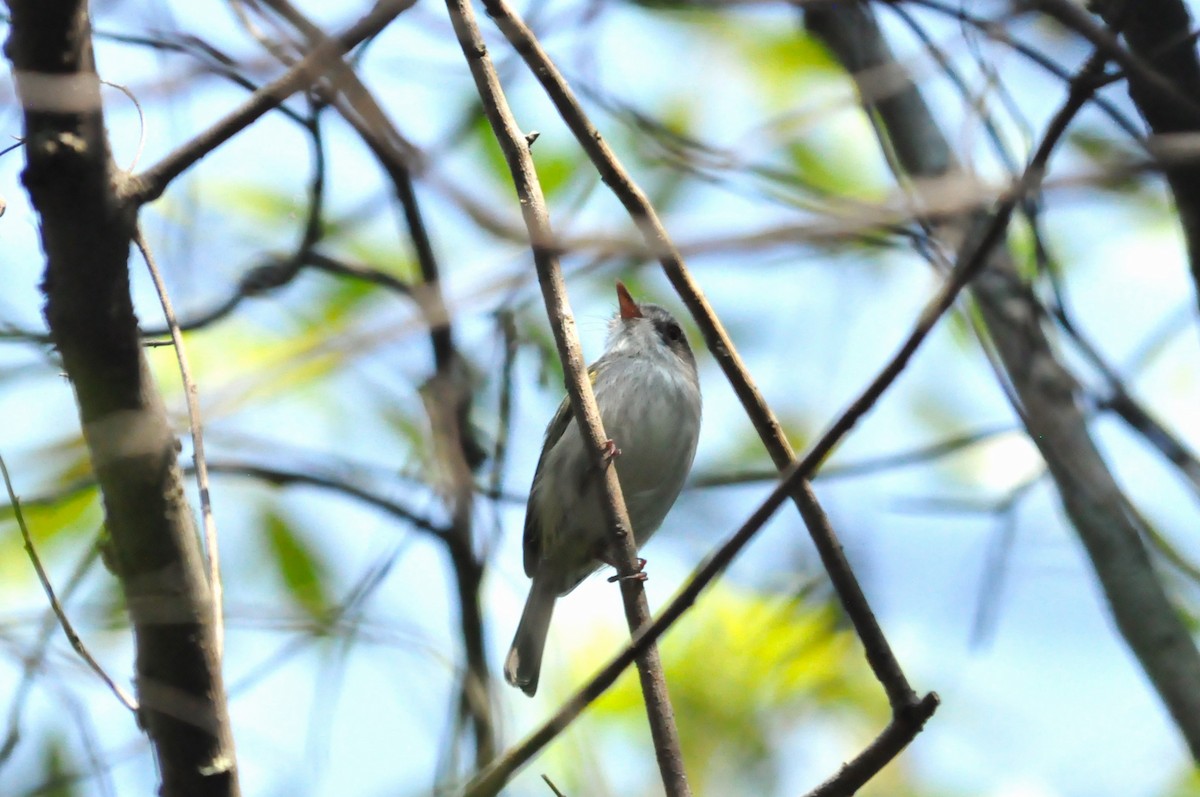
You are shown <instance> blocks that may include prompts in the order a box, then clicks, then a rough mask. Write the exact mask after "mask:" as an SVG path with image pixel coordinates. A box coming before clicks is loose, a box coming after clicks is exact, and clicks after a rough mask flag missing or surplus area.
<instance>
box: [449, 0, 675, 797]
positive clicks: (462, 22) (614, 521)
mask: <svg viewBox="0 0 1200 797" xmlns="http://www.w3.org/2000/svg"><path fill="white" fill-rule="evenodd" d="M446 5H447V8H448V9H449V12H450V20H451V23H452V24H453V26H454V30H455V33H456V34H457V35H458V40H459V44H460V45H461V47H462V50H463V55H464V56H465V57H466V60H467V64H468V66H469V67H470V70H471V74H472V76H473V77H474V79H475V86H476V89H477V91H478V92H479V96H480V99H481V100H482V103H483V110H484V114H485V115H486V116H487V119H488V122H489V124H490V125H491V127H492V131H493V133H494V135H495V137H496V140H497V142H498V143H499V145H500V149H501V151H502V152H503V153H504V157H505V160H506V161H507V162H508V166H509V170H510V171H511V172H512V177H513V182H514V183H515V186H516V190H517V195H518V197H519V198H520V204H521V213H522V216H523V217H524V220H525V225H526V227H527V229H528V231H529V238H530V243H531V245H532V246H533V257H534V264H535V266H536V268H537V273H538V281H539V282H540V283H541V287H542V297H543V299H544V301H545V305H546V312H547V314H548V315H549V317H550V324H551V328H552V329H553V331H554V338H555V343H556V344H557V346H558V353H559V358H560V359H561V361H562V365H563V372H564V374H565V375H566V381H567V392H568V394H569V395H570V397H571V406H572V409H573V410H574V414H575V420H576V423H577V424H578V426H579V430H580V433H581V434H582V435H583V438H584V441H585V445H586V446H587V448H588V451H589V453H590V454H591V460H592V463H593V464H594V466H595V467H596V468H597V469H598V470H599V472H600V473H602V474H603V477H604V481H603V489H604V496H605V499H604V511H605V515H606V518H607V520H608V522H609V523H610V525H611V528H612V534H613V538H614V539H613V542H614V543H615V545H614V548H615V550H614V553H615V558H616V564H617V565H618V573H619V574H620V575H621V576H631V575H633V574H634V573H636V572H637V550H636V547H635V543H634V540H633V535H632V533H631V526H630V523H629V515H628V512H627V510H626V507H625V499H624V497H623V496H622V493H621V483H620V481H618V479H617V470H616V469H615V468H613V467H611V464H610V463H609V461H608V459H607V458H606V457H605V455H604V443H605V441H606V440H607V439H608V437H607V435H606V434H605V432H604V426H603V423H602V422H601V419H600V412H599V410H598V408H597V407H596V399H595V396H594V395H593V394H592V386H591V382H590V380H589V379H588V376H587V369H586V366H585V363H584V361H583V357H582V354H581V351H580V346H579V339H578V337H577V335H576V334H575V329H574V319H573V317H572V315H571V311H570V306H569V304H568V301H567V292H566V285H565V283H564V281H563V276H562V270H561V267H560V265H559V261H558V256H557V255H556V254H554V253H553V252H551V251H549V250H548V249H547V248H546V246H545V244H547V243H549V242H551V241H552V240H553V238H554V234H553V231H552V228H551V225H550V217H549V213H548V211H547V209H546V203H545V198H544V197H543V195H542V190H541V186H540V184H539V182H538V178H537V173H536V171H535V169H534V165H533V158H532V157H531V155H530V152H529V146H528V144H527V142H526V140H525V136H524V134H523V133H522V132H521V130H520V129H519V128H518V127H517V124H516V121H515V120H514V119H513V115H512V112H511V111H510V110H509V108H508V102H507V100H506V99H505V96H504V91H503V89H502V88H501V86H500V79H499V76H498V75H497V74H496V70H495V67H494V66H493V64H492V61H491V58H490V57H489V56H488V53H487V47H486V46H485V45H484V42H483V36H482V34H481V33H480V31H479V26H478V25H477V23H476V22H475V12H474V9H473V8H472V7H471V3H470V2H469V0H447V3H446ZM620 584H621V594H622V597H623V598H624V604H625V616H626V619H627V620H628V623H629V630H630V633H631V635H632V636H634V637H635V638H636V637H637V635H638V634H640V633H641V632H642V631H643V629H645V628H646V626H648V625H649V624H650V607H649V604H648V602H647V601H646V592H645V589H644V588H643V585H642V582H641V581H639V580H637V579H635V578H622V579H620ZM638 674H639V675H640V677H641V684H642V695H643V697H644V699H645V704H646V715H647V718H648V719H649V721H650V732H651V736H652V737H653V739H654V749H655V753H656V755H657V758H658V766H659V772H660V774H661V776H662V780H663V787H664V788H665V790H666V793H667V795H668V796H669V797H687V795H690V794H691V790H690V789H689V788H688V784H687V774H686V771H685V769H684V764H683V754H682V752H681V750H680V745H679V733H678V731H677V730H676V728H675V718H674V710H673V709H672V708H671V703H670V698H669V697H668V695H667V684H666V680H665V677H664V675H663V671H662V663H661V661H660V660H659V656H658V651H657V648H655V647H653V646H650V647H647V648H646V650H645V651H644V652H643V653H642V655H641V656H639V657H638Z"/></svg>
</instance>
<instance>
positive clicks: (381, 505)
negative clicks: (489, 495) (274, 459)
mask: <svg viewBox="0 0 1200 797" xmlns="http://www.w3.org/2000/svg"><path fill="white" fill-rule="evenodd" d="M208 468H209V470H210V471H211V472H213V473H225V474H229V475H233V476H247V477H250V478H254V479H260V480H262V481H264V482H267V483H268V484H273V485H276V486H280V487H285V486H288V485H293V484H303V485H308V486H310V487H317V488H320V489H323V490H329V491H332V492H336V493H343V494H345V495H348V496H350V497H352V498H356V499H358V500H359V501H362V502H363V503H365V504H368V505H370V506H373V507H375V508H376V509H380V510H382V511H384V512H386V513H387V514H389V515H392V516H393V517H396V518H399V519H400V520H402V521H404V522H405V523H408V524H409V525H411V526H413V527H414V528H416V529H418V530H420V531H423V532H425V533H427V534H432V535H433V536H435V537H439V538H445V536H446V534H447V529H446V528H444V527H443V526H439V525H437V524H436V523H434V522H433V521H431V520H429V519H428V518H425V517H422V516H421V515H418V514H417V513H416V512H414V511H413V510H411V509H409V508H407V507H405V506H402V505H400V504H398V503H396V501H394V500H392V499H390V498H385V497H384V496H382V495H380V494H378V493H374V492H372V491H370V490H368V489H366V488H365V487H362V486H360V485H358V484H355V483H353V482H350V481H346V480H344V479H338V478H336V477H334V476H330V475H321V474H316V473H308V472H306V471H298V470H289V469H287V468H277V467H273V466H270V465H259V464H255V463H252V462H242V461H237V460H214V461H212V462H209V463H208Z"/></svg>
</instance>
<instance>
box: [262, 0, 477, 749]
mask: <svg viewBox="0 0 1200 797" xmlns="http://www.w3.org/2000/svg"><path fill="white" fill-rule="evenodd" d="M263 4H264V5H266V6H269V7H270V8H271V9H272V10H273V11H274V12H275V13H277V14H278V15H279V16H280V17H282V19H283V20H284V21H285V22H286V23H287V24H288V25H290V26H292V27H294V28H295V29H296V31H297V32H298V33H299V35H300V38H302V39H303V40H304V42H305V43H306V46H307V47H308V48H318V47H322V46H327V42H328V40H329V38H328V36H327V35H326V34H325V33H324V31H322V30H321V28H320V27H319V26H317V25H316V24H314V23H313V22H312V21H311V20H309V19H308V18H307V17H306V16H305V15H304V14H303V13H302V12H301V11H300V10H299V9H297V8H296V7H295V6H294V5H293V4H292V3H290V2H288V0H263ZM253 5H257V3H255V4H253ZM272 52H274V54H275V55H276V56H277V57H278V58H280V59H281V60H283V61H284V62H285V63H286V62H289V61H292V60H294V59H293V58H292V57H291V56H290V55H289V51H288V48H286V47H284V46H281V45H280V46H275V47H273V48H272ZM316 91H317V93H318V94H319V95H320V96H321V97H322V98H323V99H324V100H325V101H326V102H328V103H330V105H332V106H333V107H334V108H336V109H337V111H338V112H339V113H340V114H341V115H342V117H343V118H344V119H345V120H346V121H347V122H348V123H349V124H350V125H351V127H353V128H354V130H355V132H356V133H357V134H358V135H359V137H360V138H362V140H363V142H364V143H366V145H367V146H368V147H369V148H370V150H371V152H372V153H373V154H374V155H375V157H376V159H377V160H378V161H379V164H380V166H381V167H382V168H383V170H384V173H385V174H386V175H387V177H388V179H389V180H390V181H391V183H392V186H393V192H394V194H395V196H396V200H397V202H398V203H399V206H400V209H401V214H402V216H403V218H404V222H405V225H406V227H407V231H408V237H409V239H410V240H411V242H412V248H413V250H414V252H415V255H416V260H417V264H418V267H419V269H420V271H421V283H420V284H416V285H411V286H409V288H408V291H407V293H408V296H409V297H410V298H412V299H413V300H414V302H415V303H416V305H417V309H418V310H419V312H420V313H421V316H422V318H423V319H424V321H425V324H426V326H427V327H428V330H429V341H430V345H431V349H432V353H433V361H434V374H433V376H431V377H430V378H429V379H428V380H427V381H426V382H425V384H424V385H422V387H421V391H420V393H421V397H422V399H423V401H424V405H425V410H426V414H427V415H428V417H429V422H430V428H431V430H432V435H433V438H432V444H433V448H434V454H435V457H436V461H437V462H438V463H439V465H440V473H439V482H440V492H441V493H442V495H443V496H444V498H445V500H446V503H447V509H448V511H449V514H450V516H451V518H452V521H453V522H452V529H451V532H450V533H449V534H448V535H446V536H445V537H444V540H445V542H446V547H447V553H448V554H449V556H450V565H451V569H452V571H453V573H454V577H455V583H456V587H457V591H458V598H459V625H460V629H461V634H462V640H463V650H464V656H465V659H466V668H465V671H464V677H463V681H462V684H461V685H460V690H459V691H460V700H459V715H460V717H461V718H463V719H465V720H466V721H468V722H469V723H470V724H471V726H472V729H473V736H474V740H475V745H474V747H475V768H476V769H478V768H481V767H483V766H484V765H486V764H487V763H488V762H489V761H490V760H491V759H492V758H493V757H494V756H495V753H496V728H495V721H494V716H493V712H492V699H491V692H492V690H491V686H490V683H491V677H490V673H489V670H488V666H487V655H486V645H485V637H484V624H483V611H482V604H481V601H480V590H481V587H482V583H483V561H482V560H481V559H480V557H479V555H478V554H477V552H476V545H475V542H474V532H473V517H474V512H473V507H474V497H475V496H474V478H473V471H474V469H475V468H476V467H477V466H478V465H479V464H480V463H481V462H482V461H483V459H484V457H485V454H484V452H483V449H482V447H481V446H480V445H479V443H478V441H477V440H476V438H475V435H474V432H473V428H472V426H471V423H470V415H471V405H472V399H473V396H472V390H471V384H470V381H471V380H470V374H469V370H468V367H467V364H466V362H465V361H464V360H463V358H462V356H461V354H460V353H459V352H458V349H457V348H456V347H455V345H454V333H453V328H452V326H451V319H450V313H449V311H448V310H447V308H446V301H445V298H444V296H443V294H442V287H441V278H440V273H439V272H440V269H439V266H438V261H437V256H436V254H435V252H434V249H433V243H432V241H431V240H430V237H429V233H428V230H427V229H426V226H425V221H424V218H423V215H422V213H421V207H420V204H419V203H418V201H417V194H416V190H415V187H414V185H413V176H412V172H413V167H414V165H415V164H416V162H417V160H418V158H417V155H416V149H415V147H413V146H412V145H411V144H409V143H408V142H407V141H406V140H405V139H404V137H403V136H401V135H400V132H399V131H398V130H397V129H396V127H395V125H394V124H393V123H392V121H391V120H390V119H389V118H388V116H387V114H385V113H384V111H383V109H382V107H380V105H379V103H378V102H377V101H376V100H375V97H374V96H373V95H372V94H371V92H370V91H368V90H367V87H366V86H365V85H364V84H363V82H362V81H361V80H360V79H359V77H358V75H357V74H356V73H355V71H354V70H353V69H352V68H351V67H350V65H348V64H346V63H345V62H344V61H343V60H342V59H341V58H338V59H337V60H336V61H335V62H334V64H333V66H332V67H331V68H330V69H329V70H328V74H327V76H326V77H325V78H324V79H322V80H321V81H319V82H318V84H317V87H316Z"/></svg>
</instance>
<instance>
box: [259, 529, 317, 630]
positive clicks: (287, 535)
mask: <svg viewBox="0 0 1200 797" xmlns="http://www.w3.org/2000/svg"><path fill="white" fill-rule="evenodd" d="M263 528H264V529H265V531H266V537H267V540H266V541H267V545H268V546H269V547H270V552H271V557H272V562H273V563H274V565H275V567H276V571H277V573H278V574H279V577H280V580H281V581H282V582H283V586H284V587H285V588H286V589H287V591H288V594H289V595H290V596H291V597H292V599H293V601H294V602H295V604H296V605H297V606H298V607H299V608H300V609H302V610H304V611H305V612H306V613H307V614H309V615H310V616H312V617H313V618H314V619H321V618H322V617H323V616H324V614H325V612H326V611H327V610H328V608H329V596H328V595H327V593H326V590H325V566H324V564H323V562H322V561H321V559H320V557H319V556H318V555H317V553H316V551H314V550H313V548H312V547H311V546H310V545H309V544H308V542H307V541H306V540H304V539H303V538H302V537H301V536H300V535H298V534H297V533H296V530H295V529H294V528H293V527H292V525H291V524H290V523H289V522H288V521H287V520H286V519H285V518H283V517H282V516H280V515H279V514H277V513H275V512H273V511H269V512H267V513H266V515H265V516H264V517H263Z"/></svg>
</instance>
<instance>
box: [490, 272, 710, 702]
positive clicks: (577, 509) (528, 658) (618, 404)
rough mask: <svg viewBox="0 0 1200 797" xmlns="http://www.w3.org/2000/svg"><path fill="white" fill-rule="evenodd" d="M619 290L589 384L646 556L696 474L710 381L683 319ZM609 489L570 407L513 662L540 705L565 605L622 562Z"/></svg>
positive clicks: (545, 459) (553, 445)
mask: <svg viewBox="0 0 1200 797" xmlns="http://www.w3.org/2000/svg"><path fill="white" fill-rule="evenodd" d="M616 288H617V311H616V312H615V313H614V315H613V317H612V319H611V320H610V321H609V324H608V335H607V340H606V345H605V350H604V354H603V355H601V357H600V359H598V360H596V362H595V363H593V364H592V365H591V366H590V367H589V368H588V376H589V378H590V379H591V383H592V390H593V392H594V393H595V396H596V406H597V407H598V408H599V410H600V418H601V421H602V422H603V424H604V429H605V432H606V433H607V434H608V435H609V437H610V438H611V439H610V440H609V441H608V443H607V445H606V453H607V454H609V455H610V456H613V457H614V458H615V462H616V468H617V477H618V479H619V481H620V483H621V492H622V493H623V494H624V496H625V506H626V509H627V510H628V512H629V522H630V525H631V526H632V532H633V539H634V542H635V544H636V546H637V547H638V548H640V547H641V546H642V545H643V544H645V542H646V541H647V540H648V539H649V538H650V535H652V534H653V533H654V532H655V531H657V530H658V527H659V526H660V525H662V522H663V519H664V518H665V517H666V516H667V513H668V512H669V511H670V509H671V507H672V506H673V505H674V503H675V499H676V498H678V497H679V492H680V490H682V489H683V484H684V481H685V480H686V479H687V476H688V473H689V472H690V471H691V467H692V461H693V460H694V459H695V456H696V444H697V442H698V440H699V437H700V418H701V397H700V379H699V375H698V373H697V371H696V358H695V356H694V355H693V354H692V350H691V347H690V346H689V345H688V341H687V337H686V336H685V335H684V332H683V328H682V327H680V325H679V322H678V321H676V320H675V318H674V316H672V315H671V313H670V312H668V311H667V310H666V309H664V308H663V307H660V306H659V305H657V304H651V303H649V302H637V301H634V299H633V297H632V296H630V294H629V291H628V290H627V289H626V287H625V285H624V284H622V283H621V282H620V281H618V282H617V284H616ZM603 483H604V474H603V473H602V472H601V471H600V469H598V468H597V466H596V464H595V461H594V460H593V459H592V457H591V453H590V451H589V449H588V446H587V445H586V443H585V441H584V438H583V435H582V433H581V432H580V429H579V427H578V425H577V423H576V420H575V418H574V415H573V413H572V412H571V405H570V400H569V399H568V398H564V399H563V401H562V404H560V405H559V407H558V411H557V412H556V413H555V415H554V417H553V419H552V420H551V421H550V423H549V425H548V426H547V427H546V435H545V441H544V443H543V444H542V452H541V456H539V457H538V462H537V467H536V469H535V471H534V476H533V484H532V486H531V487H530V490H529V501H528V504H527V505H526V510H525V530H524V535H523V545H524V564H525V575H527V576H528V577H529V578H530V579H532V583H531V585H530V588H529V597H528V598H527V599H526V601H525V609H524V611H523V612H522V614H521V621H520V623H519V624H518V625H517V631H516V634H515V636H514V637H513V642H512V647H511V648H510V649H509V652H508V656H507V658H506V659H505V662H504V678H505V680H506V681H507V682H508V683H509V684H512V685H513V686H516V687H518V688H520V689H521V691H523V692H524V693H525V694H527V695H529V696H531V697H532V696H533V695H534V694H535V693H536V692H537V687H538V679H539V676H540V673H541V667H542V653H543V651H544V650H545V646H546V635H547V634H548V633H549V630H550V620H551V617H552V615H553V613H554V604H555V602H556V601H557V600H558V598H560V597H562V596H563V595H566V594H567V593H568V592H570V591H571V590H573V589H575V587H577V586H578V585H579V583H580V582H581V581H583V580H584V579H585V578H587V577H588V576H589V575H591V574H592V573H594V572H595V571H596V570H598V569H599V568H600V567H601V566H603V565H604V564H612V563H613V562H614V561H615V557H614V553H613V550H612V542H613V534H612V529H611V526H610V524H609V523H608V520H607V515H606V513H605V511H604V506H603V501H604V486H603ZM642 577H643V578H644V576H642Z"/></svg>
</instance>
